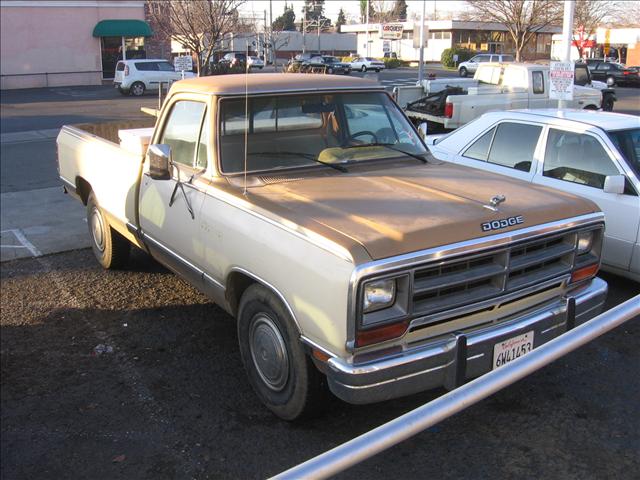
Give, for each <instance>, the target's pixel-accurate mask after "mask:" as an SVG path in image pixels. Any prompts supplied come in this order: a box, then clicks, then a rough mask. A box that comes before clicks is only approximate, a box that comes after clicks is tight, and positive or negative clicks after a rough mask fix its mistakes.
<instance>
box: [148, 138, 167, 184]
mask: <svg viewBox="0 0 640 480" xmlns="http://www.w3.org/2000/svg"><path fill="white" fill-rule="evenodd" d="M147 155H148V156H149V176H150V177H151V178H153V179H154V180H169V179H170V178H171V147H170V146H169V145H165V144H156V145H149V148H148V149H147Z"/></svg>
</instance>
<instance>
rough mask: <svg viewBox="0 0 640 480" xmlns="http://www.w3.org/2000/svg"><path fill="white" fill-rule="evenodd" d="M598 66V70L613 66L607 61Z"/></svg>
mask: <svg viewBox="0 0 640 480" xmlns="http://www.w3.org/2000/svg"><path fill="white" fill-rule="evenodd" d="M596 68H597V70H611V66H610V65H609V64H607V63H601V64H599V65H598V66H597V67H596Z"/></svg>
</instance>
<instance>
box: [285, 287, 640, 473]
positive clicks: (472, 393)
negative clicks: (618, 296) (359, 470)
mask: <svg viewBox="0 0 640 480" xmlns="http://www.w3.org/2000/svg"><path fill="white" fill-rule="evenodd" d="M636 315H640V295H637V296H635V297H633V298H631V299H629V300H627V301H626V302H624V303H622V304H620V305H618V306H616V307H614V308H612V309H611V310H608V311H606V312H604V313H602V314H600V315H598V316H597V317H596V318H594V319H592V320H589V321H588V322H585V323H583V324H582V325H580V326H578V327H575V328H574V329H573V330H570V331H569V332H567V333H565V334H563V335H561V336H559V337H557V338H555V339H553V340H551V341H549V342H548V343H545V344H544V345H542V346H540V347H538V348H536V349H535V350H533V351H531V352H530V353H528V354H527V355H525V356H524V357H520V358H519V359H517V360H515V361H513V362H511V363H508V364H507V365H505V366H503V367H500V368H498V369H496V370H493V371H491V372H489V373H487V374H485V375H483V376H481V377H479V378H477V379H475V380H473V381H471V382H469V383H467V384H466V385H463V386H462V387H460V388H457V389H456V390H453V391H451V392H449V393H447V394H446V395H443V396H442V397H439V398H437V399H435V400H433V401H431V402H429V403H427V404H425V405H423V406H421V407H418V408H416V409H415V410H412V411H410V412H408V413H405V414H404V415H402V416H400V417H398V418H396V419H394V420H391V421H390V422H387V423H385V424H383V425H381V426H379V427H377V428H375V429H373V430H371V431H369V432H367V433H365V434H363V435H360V436H359V437H356V438H354V439H353V440H350V441H348V442H346V443H343V444H342V445H339V446H337V447H335V448H334V449H332V450H329V451H327V452H325V453H323V454H321V455H318V456H317V457H315V458H312V459H310V460H307V461H306V462H304V463H301V464H300V465H298V466H296V467H293V468H291V469H289V470H287V471H285V472H282V473H280V474H279V475H276V476H275V477H272V479H273V480H293V479H305V480H307V479H322V478H328V477H330V476H331V475H335V474H337V473H339V472H341V471H343V470H346V469H347V468H349V467H352V466H353V465H356V464H357V463H360V462H362V461H363V460H366V459H367V458H370V457H372V456H374V455H376V454H377V453H380V452H381V451H383V450H386V449H387V448H390V447H392V446H394V445H396V444H398V443H400V442H402V441H403V440H406V439H408V438H410V437H412V436H413V435H415V434H417V433H420V432H422V431H423V430H425V429H427V428H429V427H432V426H433V425H435V424H437V423H439V422H441V421H442V420H445V419H446V418H449V417H451V416H452V415H454V414H456V413H458V412H460V411H462V410H464V409H465V408H467V407H470V406H471V405H473V404H475V403H477V402H479V401H481V400H483V399H485V398H487V397H488V396H490V395H492V394H494V393H496V392H497V391H499V390H501V389H503V388H505V387H507V386H509V385H511V384H512V383H515V382H517V381H518V380H520V379H522V378H524V377H526V376H527V375H530V374H531V373H533V372H535V371H536V370H539V369H540V368H542V367H544V366H546V365H548V364H550V363H551V362H553V361H555V360H557V359H558V358H560V357H562V356H563V355H566V354H567V353H569V352H571V351H573V350H575V349H577V348H579V347H581V346H583V345H585V344H586V343H588V342H590V341H591V340H593V339H595V338H597V337H599V336H600V335H602V334H604V333H606V332H608V331H610V330H612V329H614V328H616V327H618V326H620V325H621V324H623V323H624V322H626V321H628V320H630V319H632V318H633V317H634V316H636Z"/></svg>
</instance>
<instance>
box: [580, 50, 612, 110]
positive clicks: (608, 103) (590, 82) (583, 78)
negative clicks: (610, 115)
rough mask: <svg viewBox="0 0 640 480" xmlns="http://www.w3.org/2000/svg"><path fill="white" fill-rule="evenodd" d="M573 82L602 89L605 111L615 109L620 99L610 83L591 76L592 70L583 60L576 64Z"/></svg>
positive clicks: (602, 106) (602, 105)
mask: <svg viewBox="0 0 640 480" xmlns="http://www.w3.org/2000/svg"><path fill="white" fill-rule="evenodd" d="M573 84H574V85H578V86H580V87H590V88H595V89H596V90H600V93H601V94H602V103H601V108H602V110H604V111H605V112H611V111H613V106H614V104H615V102H616V101H617V100H618V99H617V97H616V92H615V90H614V89H613V88H611V87H609V85H607V84H606V83H605V82H599V81H598V80H594V79H593V78H592V77H591V71H590V70H589V68H588V65H587V64H585V63H582V62H580V63H576V64H575V70H574V76H573Z"/></svg>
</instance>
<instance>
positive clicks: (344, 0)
mask: <svg viewBox="0 0 640 480" xmlns="http://www.w3.org/2000/svg"><path fill="white" fill-rule="evenodd" d="M271 3H272V5H273V6H272V9H273V18H274V19H275V18H277V17H279V16H280V15H281V14H282V12H283V11H284V4H285V1H284V0H272V2H271ZM292 3H293V9H294V11H295V13H296V19H299V18H301V16H302V6H303V5H304V0H294V1H291V0H289V1H288V2H287V4H289V5H290V4H292ZM385 3H387V4H389V5H393V3H394V2H393V1H392V0H387V1H386V2H385ZM422 3H423V2H422V1H421V0H407V6H408V16H409V17H411V14H412V13H415V14H417V15H420V14H421V13H422ZM465 3H466V2H464V1H445V0H438V1H437V2H436V1H432V0H426V1H425V9H426V11H427V13H433V11H434V7H435V8H436V9H437V11H438V12H444V11H448V12H450V11H462V10H465V8H466V5H465ZM340 8H344V11H345V14H346V15H347V21H349V20H350V18H352V19H353V20H358V19H359V18H360V2H359V0H326V1H325V7H324V15H325V16H326V17H329V18H330V19H331V21H332V22H333V23H335V20H336V18H337V17H338V12H339V11H340ZM265 10H266V11H267V17H268V16H269V0H249V1H247V2H246V3H245V4H244V5H243V6H242V7H240V11H241V12H242V13H243V14H251V13H253V14H254V15H256V16H259V17H260V18H262V17H263V15H264V11H265Z"/></svg>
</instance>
